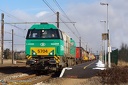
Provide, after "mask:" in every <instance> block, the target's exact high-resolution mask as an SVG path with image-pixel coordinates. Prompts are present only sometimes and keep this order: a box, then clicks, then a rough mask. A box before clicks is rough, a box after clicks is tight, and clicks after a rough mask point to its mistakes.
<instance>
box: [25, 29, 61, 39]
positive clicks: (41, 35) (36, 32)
mask: <svg viewBox="0 0 128 85" xmlns="http://www.w3.org/2000/svg"><path fill="white" fill-rule="evenodd" d="M26 39H62V34H61V32H60V31H59V30H58V29H43V30H42V29H29V30H28V33H27V36H26Z"/></svg>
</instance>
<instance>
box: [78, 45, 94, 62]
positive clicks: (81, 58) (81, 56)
mask: <svg viewBox="0 0 128 85" xmlns="http://www.w3.org/2000/svg"><path fill="white" fill-rule="evenodd" d="M95 59H96V57H95V55H94V54H92V53H90V52H88V51H87V50H85V49H84V48H83V47H76V63H84V62H87V61H92V60H95Z"/></svg>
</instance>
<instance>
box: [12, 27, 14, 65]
mask: <svg viewBox="0 0 128 85" xmlns="http://www.w3.org/2000/svg"><path fill="white" fill-rule="evenodd" d="M13 34H14V33H13V29H12V64H14V51H13V45H14V44H13V41H14V39H13Z"/></svg>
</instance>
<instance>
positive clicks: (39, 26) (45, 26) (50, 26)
mask: <svg viewBox="0 0 128 85" xmlns="http://www.w3.org/2000/svg"><path fill="white" fill-rule="evenodd" d="M30 29H57V27H56V26H55V25H53V24H48V23H41V24H34V25H32V26H31V28H30Z"/></svg>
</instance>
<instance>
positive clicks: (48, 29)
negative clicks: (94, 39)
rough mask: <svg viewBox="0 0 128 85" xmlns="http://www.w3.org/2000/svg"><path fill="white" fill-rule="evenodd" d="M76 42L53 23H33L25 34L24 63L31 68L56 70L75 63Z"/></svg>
mask: <svg viewBox="0 0 128 85" xmlns="http://www.w3.org/2000/svg"><path fill="white" fill-rule="evenodd" d="M75 55H76V44H75V41H74V40H73V39H72V38H70V37H69V36H68V35H67V34H66V33H65V32H62V31H61V30H60V29H58V28H57V27H56V26H54V25H53V24H48V23H41V24H34V25H33V26H32V27H31V28H30V29H29V30H28V32H27V36H26V57H27V62H26V64H27V65H29V66H30V67H31V68H32V69H33V70H48V69H52V70H54V69H55V70H58V69H62V68H63V67H67V66H71V65H74V64H75Z"/></svg>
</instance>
